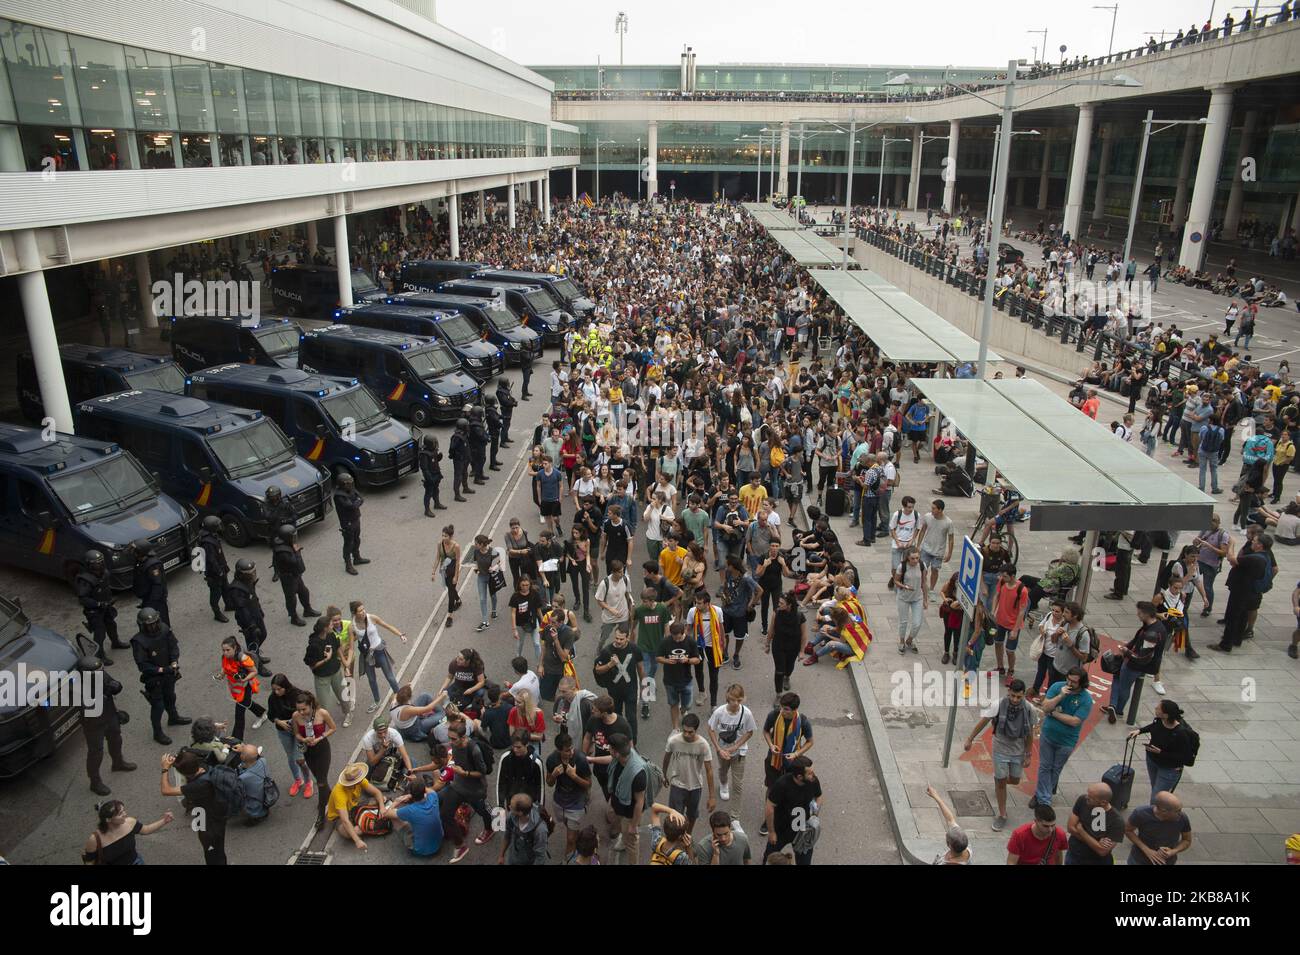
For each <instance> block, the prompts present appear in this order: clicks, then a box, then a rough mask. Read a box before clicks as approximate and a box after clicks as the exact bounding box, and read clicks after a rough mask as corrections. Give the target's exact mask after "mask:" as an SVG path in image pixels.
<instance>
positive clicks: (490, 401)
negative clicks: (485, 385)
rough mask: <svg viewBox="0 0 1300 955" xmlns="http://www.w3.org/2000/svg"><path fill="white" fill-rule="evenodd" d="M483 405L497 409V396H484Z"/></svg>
mask: <svg viewBox="0 0 1300 955" xmlns="http://www.w3.org/2000/svg"><path fill="white" fill-rule="evenodd" d="M483 404H485V405H487V406H488V407H489V408H495V407H496V406H497V399H496V396H495V395H484V396H483Z"/></svg>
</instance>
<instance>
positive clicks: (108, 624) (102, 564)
mask: <svg viewBox="0 0 1300 955" xmlns="http://www.w3.org/2000/svg"><path fill="white" fill-rule="evenodd" d="M73 586H74V587H75V588H76V591H77V599H78V600H79V601H81V610H82V612H83V613H84V614H85V615H86V629H87V630H89V631H90V635H91V636H92V637H94V638H95V645H96V646H98V647H99V658H100V659H101V660H103V661H104V664H105V665H106V666H112V665H113V661H112V660H110V659H109V657H108V654H107V653H106V652H105V651H104V641H105V640H108V641H109V642H110V645H111V646H112V648H113V649H114V650H126V649H129V648H130V644H127V643H122V642H121V641H120V640H119V639H118V638H117V608H116V607H114V606H113V582H112V576H111V575H110V574H109V572H108V561H106V560H105V559H104V554H103V552H102V551H97V550H88V551H86V555H85V557H83V558H82V561H81V571H80V572H79V573H78V574H77V576H76V578H75V579H74V581H73Z"/></svg>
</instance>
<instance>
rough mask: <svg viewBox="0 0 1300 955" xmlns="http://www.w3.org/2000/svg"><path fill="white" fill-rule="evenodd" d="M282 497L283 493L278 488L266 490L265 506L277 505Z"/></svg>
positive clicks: (273, 487)
mask: <svg viewBox="0 0 1300 955" xmlns="http://www.w3.org/2000/svg"><path fill="white" fill-rule="evenodd" d="M282 497H284V492H282V491H281V490H280V489H279V488H278V487H275V486H272V487H268V488H267V489H266V503H267V504H279V503H280V499H281V498H282Z"/></svg>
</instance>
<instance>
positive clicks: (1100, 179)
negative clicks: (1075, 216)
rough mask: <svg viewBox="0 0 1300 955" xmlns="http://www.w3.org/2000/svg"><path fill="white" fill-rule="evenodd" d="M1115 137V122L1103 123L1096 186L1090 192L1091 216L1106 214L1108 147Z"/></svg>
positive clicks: (1108, 166)
mask: <svg viewBox="0 0 1300 955" xmlns="http://www.w3.org/2000/svg"><path fill="white" fill-rule="evenodd" d="M1114 139H1115V124H1114V123H1103V124H1102V127H1101V157H1100V159H1099V160H1098V161H1097V188H1096V189H1095V190H1094V192H1093V194H1092V217H1093V218H1094V219H1100V218H1102V217H1103V216H1105V215H1106V174H1107V173H1108V172H1110V147H1111V143H1112V142H1113V141H1114Z"/></svg>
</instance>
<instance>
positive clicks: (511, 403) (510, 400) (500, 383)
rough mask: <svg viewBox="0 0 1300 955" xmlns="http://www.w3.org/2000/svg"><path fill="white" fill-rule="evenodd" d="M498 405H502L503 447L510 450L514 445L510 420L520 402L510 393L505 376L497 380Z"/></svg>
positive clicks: (508, 383)
mask: <svg viewBox="0 0 1300 955" xmlns="http://www.w3.org/2000/svg"><path fill="white" fill-rule="evenodd" d="M497 403H498V404H499V405H501V447H503V448H508V447H510V445H512V444H514V442H513V441H511V440H510V419H511V418H512V417H514V414H515V405H517V404H519V401H518V400H517V399H516V398H515V396H514V395H513V394H511V393H510V382H509V381H508V380H506V378H505V377H504V376H502V377H501V378H498V379H497Z"/></svg>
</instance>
